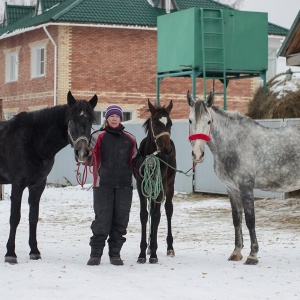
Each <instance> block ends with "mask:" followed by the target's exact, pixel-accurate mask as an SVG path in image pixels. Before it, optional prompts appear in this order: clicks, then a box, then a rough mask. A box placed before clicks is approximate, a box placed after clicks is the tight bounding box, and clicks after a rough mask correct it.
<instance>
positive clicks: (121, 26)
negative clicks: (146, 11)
mask: <svg viewBox="0 0 300 300" xmlns="http://www.w3.org/2000/svg"><path fill="white" fill-rule="evenodd" d="M48 26H74V27H95V28H113V29H135V30H153V31H156V30H157V27H151V26H139V25H125V24H105V23H103V24H100V23H82V22H80V23H73V22H48V23H43V24H39V25H36V26H31V27H27V28H23V29H16V30H14V31H12V32H8V33H3V34H2V35H0V40H4V39H6V38H10V37H13V36H16V35H19V34H22V33H26V32H29V31H34V30H37V29H40V28H43V27H48Z"/></svg>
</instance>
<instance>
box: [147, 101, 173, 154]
mask: <svg viewBox="0 0 300 300" xmlns="http://www.w3.org/2000/svg"><path fill="white" fill-rule="evenodd" d="M148 107H149V111H150V113H151V117H150V118H149V119H148V120H147V121H146V123H147V130H148V134H150V135H151V139H152V141H153V142H154V143H155V145H156V150H157V151H159V152H160V153H162V154H165V155H170V154H171V153H172V145H171V138H170V134H171V127H172V121H171V119H170V113H171V110H172V108H173V102H172V100H171V101H170V103H169V104H168V106H167V107H165V106H154V105H152V103H151V102H150V101H149V99H148Z"/></svg>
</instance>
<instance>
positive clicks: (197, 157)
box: [192, 151, 204, 164]
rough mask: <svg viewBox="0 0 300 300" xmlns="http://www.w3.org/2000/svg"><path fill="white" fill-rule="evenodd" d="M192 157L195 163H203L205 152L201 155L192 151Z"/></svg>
mask: <svg viewBox="0 0 300 300" xmlns="http://www.w3.org/2000/svg"><path fill="white" fill-rule="evenodd" d="M192 157H193V161H194V162H195V163H197V164H198V163H202V162H203V160H204V151H202V152H200V154H195V153H194V151H192Z"/></svg>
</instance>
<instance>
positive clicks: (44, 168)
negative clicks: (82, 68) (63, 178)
mask: <svg viewBox="0 0 300 300" xmlns="http://www.w3.org/2000/svg"><path fill="white" fill-rule="evenodd" d="M67 98H68V104H65V105H60V106H55V107H51V108H46V109H42V110H38V111H34V112H21V113H19V114H18V115H16V116H14V117H13V118H12V119H11V120H9V121H3V122H0V149H1V151H0V184H11V185H12V190H11V196H10V199H11V214H10V233H9V239H8V242H7V245H6V248H7V253H6V254H5V262H8V263H11V264H15V263H17V255H16V252H15V237H16V231H17V227H18V225H19V222H20V218H21V200H22V194H23V191H24V189H25V188H26V187H27V188H28V191H29V197H28V203H29V207H30V210H29V246H30V249H31V251H30V253H29V255H30V259H35V260H37V259H40V258H41V254H40V251H39V249H38V246H37V240H36V230H37V223H38V217H39V203H40V198H41V195H42V193H43V191H44V189H45V185H46V179H47V176H48V174H49V173H50V171H51V169H52V167H53V164H54V157H55V154H56V153H57V152H58V151H60V150H61V149H62V148H64V147H65V146H67V145H68V143H70V144H71V146H73V147H74V151H75V158H76V160H77V161H80V162H81V161H85V158H86V157H87V155H88V142H89V137H90V133H91V127H92V123H93V120H94V118H95V115H94V108H95V106H96V104H97V101H98V97H97V96H96V95H94V97H93V98H92V99H91V100H90V101H86V100H78V101H76V100H75V98H74V97H73V96H72V94H71V92H69V93H68V97H67Z"/></svg>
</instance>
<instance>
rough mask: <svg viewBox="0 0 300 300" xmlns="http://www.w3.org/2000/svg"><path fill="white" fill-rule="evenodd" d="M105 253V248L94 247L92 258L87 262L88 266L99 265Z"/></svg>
mask: <svg viewBox="0 0 300 300" xmlns="http://www.w3.org/2000/svg"><path fill="white" fill-rule="evenodd" d="M102 254H103V249H101V250H99V249H97V250H96V249H94V248H92V251H91V255H90V259H89V260H88V262H87V265H88V266H98V265H100V262H101V256H102Z"/></svg>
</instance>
